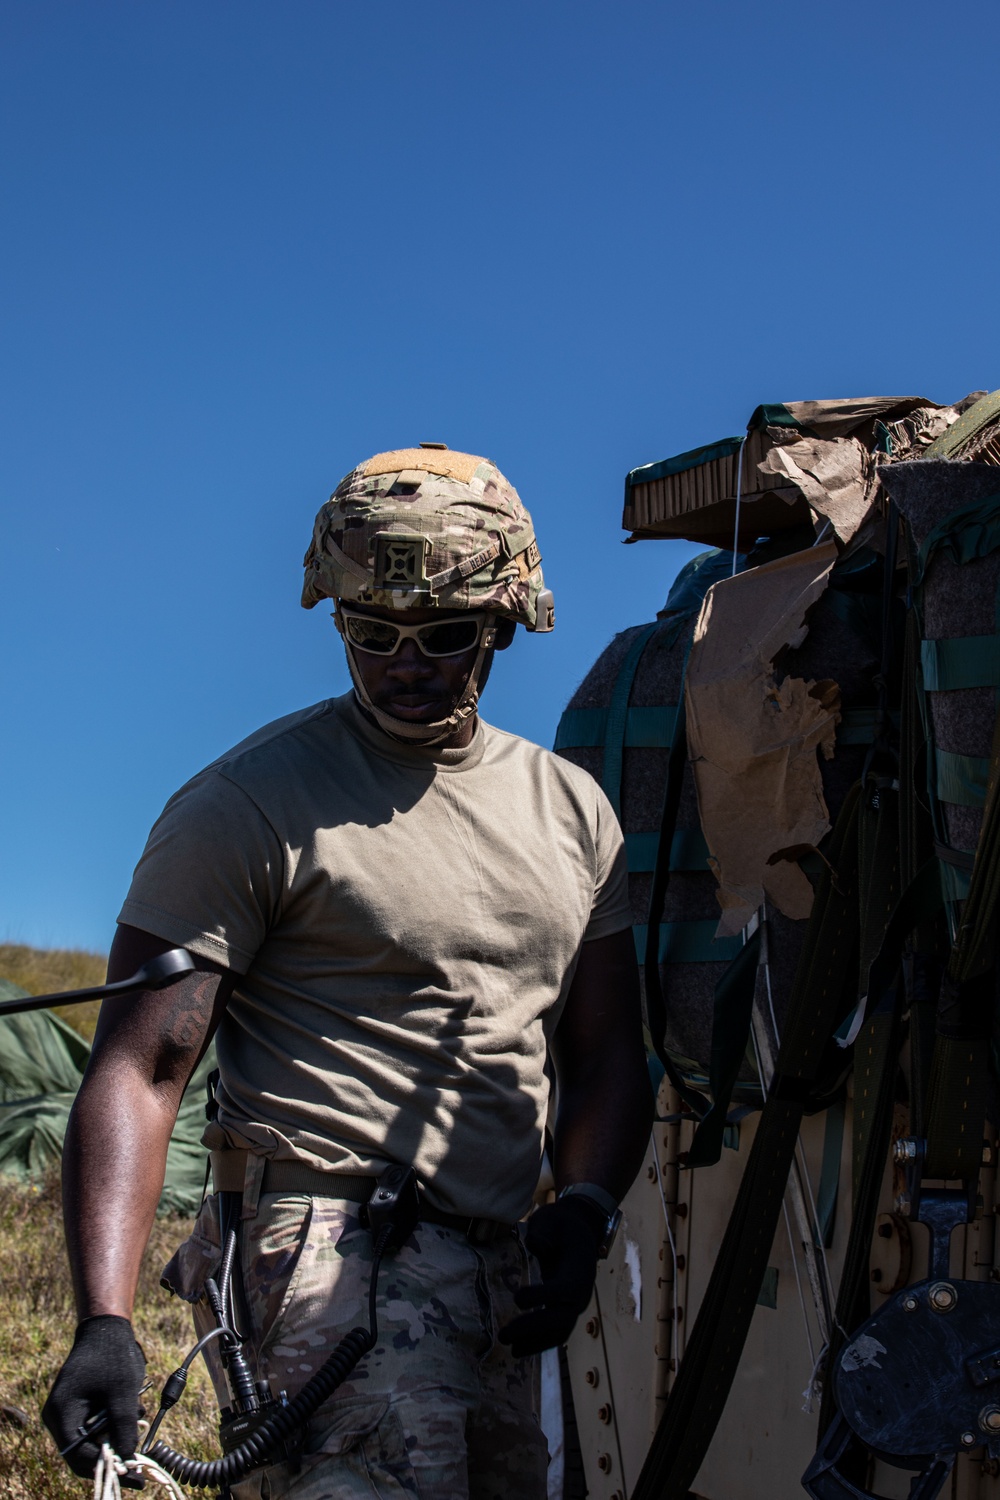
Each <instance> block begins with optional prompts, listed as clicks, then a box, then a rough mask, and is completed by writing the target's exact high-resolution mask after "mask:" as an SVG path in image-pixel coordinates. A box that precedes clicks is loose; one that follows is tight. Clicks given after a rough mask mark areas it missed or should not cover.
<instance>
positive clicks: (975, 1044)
mask: <svg viewBox="0 0 1000 1500" xmlns="http://www.w3.org/2000/svg"><path fill="white" fill-rule="evenodd" d="M998 915H1000V713H998V715H997V720H996V725H995V728H994V731H993V754H992V756H991V765H990V772H989V777H988V781H987V787H986V805H985V808H984V810H983V822H982V828H981V831H980V835H979V845H978V848H977V849H976V858H975V864H974V865H973V867H972V876H971V879H970V882H969V894H968V897H967V899H966V901H965V903H964V905H963V908H962V917H961V923H960V926H959V929H958V934H957V936H956V940H955V944H954V947H953V949H952V952H951V956H950V958H949V960H948V970H947V974H946V976H945V982H944V985H943V986H942V995H941V1004H940V1008H939V1010H938V1017H937V1038H936V1041H935V1045H934V1054H933V1058H932V1060H931V1079H930V1087H929V1090H928V1097H929V1102H928V1122H927V1159H926V1164H925V1170H926V1173H927V1175H928V1177H944V1178H961V1180H962V1181H963V1182H974V1181H975V1180H976V1178H977V1177H978V1174H979V1167H980V1164H981V1161H982V1139H983V1118H984V1114H985V1110H986V1101H987V1091H988V1064H989V1045H990V1037H991V1033H992V1027H993V1011H994V1004H995V986H994V982H993V974H994V969H995V965H996V957H997V933H996V928H997V919H998Z"/></svg>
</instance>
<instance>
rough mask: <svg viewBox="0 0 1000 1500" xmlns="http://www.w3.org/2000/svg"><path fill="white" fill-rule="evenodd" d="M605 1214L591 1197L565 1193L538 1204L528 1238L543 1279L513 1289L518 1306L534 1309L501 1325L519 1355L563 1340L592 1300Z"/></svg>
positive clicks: (503, 1338) (502, 1337)
mask: <svg viewBox="0 0 1000 1500" xmlns="http://www.w3.org/2000/svg"><path fill="white" fill-rule="evenodd" d="M604 1228H605V1217H604V1215H603V1214H602V1213H601V1210H600V1209H599V1208H598V1207H597V1204H596V1203H592V1202H591V1201H590V1200H589V1199H584V1198H579V1197H572V1198H561V1199H560V1200H559V1202H558V1203H546V1204H545V1205H544V1206H543V1207H542V1208H539V1209H536V1210H535V1212H534V1213H533V1214H532V1215H531V1218H530V1219H529V1220H528V1226H527V1229H526V1230H525V1234H524V1243H525V1245H526V1247H527V1248H528V1249H529V1250H530V1251H531V1253H532V1255H534V1256H535V1258H536V1260H537V1261H538V1266H539V1269H540V1271H541V1273H542V1279H541V1281H540V1282H535V1283H534V1284H533V1285H531V1286H523V1287H521V1288H520V1290H519V1291H516V1292H515V1293H514V1301H515V1302H516V1303H517V1305H518V1307H521V1308H527V1309H530V1311H526V1312H525V1313H524V1314H523V1316H522V1317H520V1318H515V1319H514V1321H513V1322H512V1323H508V1324H507V1326H506V1328H501V1330H500V1335H499V1336H500V1342H501V1343H502V1344H510V1345H511V1353H512V1354H513V1355H514V1357H515V1358H516V1359H524V1358H525V1356H526V1355H528V1354H540V1353H541V1351H542V1350H543V1349H553V1348H555V1346H556V1345H557V1344H564V1343H565V1342H566V1340H567V1339H568V1338H569V1336H570V1334H571V1333H572V1332H573V1328H574V1325H575V1323H576V1320H577V1318H578V1317H579V1316H580V1314H581V1313H582V1312H583V1310H584V1308H585V1307H586V1306H587V1303H588V1302H589V1301H590V1294H591V1292H592V1291H593V1290H594V1279H595V1277H596V1276H597V1251H598V1248H599V1246H600V1243H601V1240H602V1238H603V1235H604Z"/></svg>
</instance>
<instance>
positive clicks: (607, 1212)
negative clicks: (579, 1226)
mask: <svg viewBox="0 0 1000 1500" xmlns="http://www.w3.org/2000/svg"><path fill="white" fill-rule="evenodd" d="M559 1197H560V1198H569V1197H575V1198H586V1199H587V1201H588V1202H590V1203H593V1204H594V1206H595V1208H598V1209H600V1211H601V1213H602V1214H603V1216H604V1233H603V1235H602V1236H601V1242H600V1244H599V1245H598V1247H597V1258H598V1260H607V1258H608V1254H609V1252H610V1250H611V1246H612V1245H613V1244H614V1242H615V1235H616V1234H617V1233H618V1226H619V1224H620V1223H621V1221H622V1211H621V1209H620V1208H619V1207H618V1204H617V1203H616V1202H615V1200H614V1198H612V1196H611V1194H610V1193H606V1192H605V1191H604V1189H603V1188H602V1187H598V1186H597V1184H596V1183H594V1182H571V1183H570V1185H569V1187H564V1188H563V1190H562V1192H561V1193H560V1194H559Z"/></svg>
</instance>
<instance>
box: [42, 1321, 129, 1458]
mask: <svg viewBox="0 0 1000 1500" xmlns="http://www.w3.org/2000/svg"><path fill="white" fill-rule="evenodd" d="M145 1375H146V1357H145V1355H144V1354H143V1352H142V1350H141V1349H140V1347H139V1345H138V1344H137V1343H136V1341H135V1334H134V1333H133V1332H132V1324H131V1323H130V1322H129V1320H128V1318H116V1317H113V1316H112V1315H111V1314H101V1315H99V1316H98V1317H95V1318H84V1319H83V1321H82V1322H81V1323H78V1324H77V1329H76V1337H75V1339H74V1340H73V1347H72V1349H71V1350H70V1351H69V1355H68V1356H67V1359H66V1363H65V1364H64V1365H63V1367H62V1369H61V1370H60V1371H59V1374H58V1375H57V1376H56V1378H55V1384H54V1385H53V1387H52V1389H51V1391H50V1392H49V1398H48V1400H47V1401H46V1403H45V1405H44V1406H43V1407H42V1421H43V1422H44V1423H45V1425H46V1427H47V1428H48V1429H49V1431H50V1432H51V1434H52V1436H53V1437H54V1438H55V1440H56V1446H57V1447H58V1448H59V1449H60V1450H61V1449H63V1448H65V1447H66V1445H67V1443H71V1442H72V1441H73V1439H74V1438H76V1437H79V1435H80V1428H81V1427H82V1426H84V1425H85V1423H87V1422H88V1421H89V1420H90V1418H91V1417H95V1416H96V1415H97V1414H98V1412H102V1411H103V1412H106V1413H107V1418H108V1420H107V1425H106V1426H104V1427H103V1429H102V1430H101V1431H99V1432H96V1433H95V1434H94V1437H93V1438H88V1439H85V1440H84V1441H83V1442H82V1443H78V1444H77V1446H76V1447H75V1448H74V1449H73V1450H72V1452H71V1453H67V1454H66V1462H67V1463H68V1464H69V1466H70V1468H71V1469H72V1470H73V1473H74V1474H79V1475H80V1477H81V1479H88V1478H89V1477H90V1476H91V1475H92V1474H93V1472H94V1465H95V1464H96V1463H97V1460H98V1458H99V1457H100V1453H101V1444H102V1443H110V1444H111V1446H112V1448H113V1449H114V1450H115V1452H116V1453H117V1454H118V1456H119V1458H131V1457H132V1455H133V1453H134V1452H135V1446H136V1443H137V1442H138V1441H139V1423H138V1414H139V1388H140V1386H141V1385H142V1384H143V1381H144V1379H145Z"/></svg>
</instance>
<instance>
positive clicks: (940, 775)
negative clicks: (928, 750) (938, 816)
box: [934, 749, 990, 807]
mask: <svg viewBox="0 0 1000 1500" xmlns="http://www.w3.org/2000/svg"><path fill="white" fill-rule="evenodd" d="M934 765H935V771H936V775H935V778H934V780H935V791H936V792H937V795H938V798H939V799H940V801H942V802H956V803H958V805H959V806H960V807H981V806H982V804H983V798H984V797H985V796H986V781H987V778H988V776H989V774H990V762H989V757H988V756H985V755H956V754H955V753H954V751H952V750H938V749H935V751H934Z"/></svg>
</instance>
